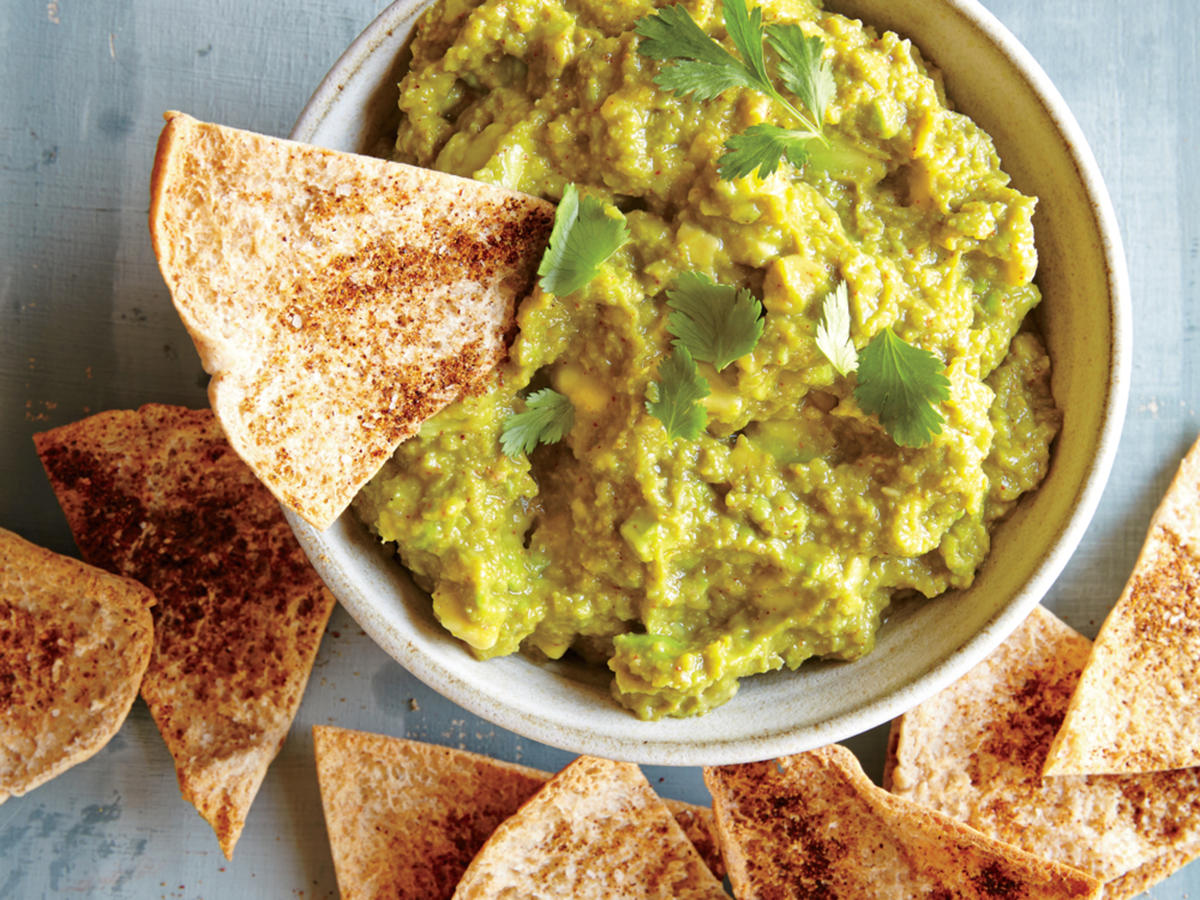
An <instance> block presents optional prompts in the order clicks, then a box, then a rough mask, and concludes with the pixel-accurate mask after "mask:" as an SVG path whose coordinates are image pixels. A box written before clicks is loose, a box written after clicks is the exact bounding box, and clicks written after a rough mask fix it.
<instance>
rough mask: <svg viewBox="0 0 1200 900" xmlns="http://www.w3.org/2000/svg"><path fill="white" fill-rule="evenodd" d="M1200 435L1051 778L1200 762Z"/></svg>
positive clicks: (1125, 596) (1106, 636)
mask: <svg viewBox="0 0 1200 900" xmlns="http://www.w3.org/2000/svg"><path fill="white" fill-rule="evenodd" d="M1197 660H1200V441H1197V442H1196V443H1195V444H1194V445H1193V446H1192V449H1191V451H1190V452H1189V453H1188V455H1187V456H1186V457H1185V458H1184V460H1183V464H1182V465H1181V466H1180V467H1179V472H1178V473H1177V474H1176V476H1175V480H1174V481H1173V482H1171V487H1170V488H1169V489H1168V490H1167V494H1166V496H1165V497H1164V498H1163V501H1162V504H1161V505H1160V506H1159V507H1158V511H1157V512H1155V514H1154V518H1153V519H1151V520H1150V530H1149V532H1148V533H1147V535H1146V543H1145V545H1144V546H1143V547H1142V552H1141V555H1140V556H1139V557H1138V560H1137V563H1136V565H1135V566H1134V569H1133V574H1132V575H1131V576H1130V578H1129V583H1128V584H1126V585H1125V590H1124V592H1123V593H1122V594H1121V597H1120V599H1119V600H1118V601H1117V605H1116V606H1115V607H1113V609H1112V611H1111V612H1110V613H1109V614H1108V618H1107V619H1105V620H1104V625H1103V627H1101V629H1100V634H1099V635H1098V636H1097V638H1096V643H1095V644H1093V645H1092V653H1091V656H1089V657H1088V662H1087V665H1086V666H1085V667H1084V669H1083V675H1082V676H1081V677H1080V679H1079V685H1078V687H1076V688H1075V693H1074V695H1073V696H1072V697H1071V704H1070V706H1069V707H1067V716H1066V719H1064V720H1063V724H1062V728H1061V729H1060V730H1059V732H1058V735H1057V737H1055V739H1054V743H1052V744H1051V745H1050V752H1049V754H1048V755H1047V758H1046V770H1045V774H1047V775H1087V774H1096V773H1128V772H1157V771H1162V770H1166V769H1183V768H1187V767H1189V766H1196V765H1200V666H1197Z"/></svg>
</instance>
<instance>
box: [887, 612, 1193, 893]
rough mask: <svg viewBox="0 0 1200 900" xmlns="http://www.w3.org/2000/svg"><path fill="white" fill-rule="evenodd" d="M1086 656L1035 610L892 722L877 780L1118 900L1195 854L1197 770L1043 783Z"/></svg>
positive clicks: (1076, 640) (1085, 645) (1083, 642)
mask: <svg viewBox="0 0 1200 900" xmlns="http://www.w3.org/2000/svg"><path fill="white" fill-rule="evenodd" d="M1088 649H1089V641H1088V639H1087V638H1085V637H1083V636H1082V635H1081V634H1079V633H1077V632H1076V631H1074V630H1073V629H1071V628H1070V627H1068V626H1067V625H1065V624H1064V623H1063V622H1061V621H1059V620H1058V619H1057V618H1055V617H1054V615H1052V614H1051V613H1050V612H1048V611H1046V610H1045V609H1043V608H1042V607H1037V608H1035V609H1034V611H1033V613H1032V614H1031V615H1030V616H1029V618H1028V619H1026V621H1025V622H1024V623H1023V624H1022V625H1021V627H1020V628H1018V629H1017V630H1016V631H1015V632H1014V633H1013V634H1012V635H1011V636H1010V637H1009V638H1008V640H1007V641H1005V643H1004V644H1002V645H1001V646H1000V647H999V648H998V649H997V650H995V651H994V652H993V653H992V654H991V655H990V656H989V657H988V658H987V659H985V660H984V661H983V662H982V663H980V664H979V665H977V666H976V667H975V668H974V669H972V670H971V671H970V672H968V673H967V674H966V675H965V676H964V677H963V678H961V679H960V680H959V681H957V682H956V683H955V684H953V685H952V686H951V687H949V688H948V689H946V690H944V691H942V692H941V693H940V694H937V695H936V696H934V697H932V698H931V699H929V700H927V701H925V702H924V703H922V704H920V705H919V706H917V707H916V708H914V709H912V710H910V711H909V712H907V713H905V714H904V716H902V717H901V718H899V719H897V720H896V721H895V722H893V723H892V729H893V734H892V741H891V747H892V753H893V754H894V759H892V760H891V762H890V764H889V777H888V779H887V780H886V781H885V784H888V785H889V786H890V788H891V789H892V790H893V791H894V792H895V793H896V794H898V795H899V796H901V797H905V798H907V799H910V800H914V801H916V802H918V803H922V804H924V805H926V806H929V807H931V808H933V809H936V810H939V811H940V812H943V813H946V814H947V815H950V816H953V817H954V818H956V819H959V820H960V821H963V822H966V823H967V824H968V825H971V826H973V827H974V828H978V829H979V830H980V831H982V832H984V833H985V834H989V835H991V836H993V837H996V838H999V839H1000V840H1004V841H1009V842H1010V843H1013V844H1016V845H1017V846H1019V847H1022V848H1024V849H1026V850H1028V851H1030V852H1031V853H1036V854H1038V855H1040V856H1044V857H1046V858H1047V859H1054V860H1058V861H1059V862H1063V863H1067V864H1068V865H1072V866H1075V867H1077V868H1079V869H1083V870H1084V871H1086V872H1090V873H1091V874H1093V875H1095V876H1096V877H1097V878H1099V879H1100V880H1101V881H1105V882H1108V884H1106V886H1105V893H1104V896H1105V898H1106V900H1118V898H1121V897H1128V896H1133V894H1136V893H1138V892H1139V891H1141V890H1142V889H1143V888H1144V887H1145V886H1146V885H1148V884H1151V883H1153V882H1154V881H1157V880H1159V879H1161V878H1165V877H1166V876H1167V875H1169V874H1170V873H1171V871H1173V868H1174V867H1178V866H1179V865H1182V864H1184V863H1186V862H1187V861H1188V860H1190V859H1191V858H1193V857H1194V856H1195V855H1196V854H1197V853H1200V769H1195V768H1192V769H1183V770H1180V771H1176V772H1159V773H1154V774H1146V775H1070V776H1063V777H1057V778H1043V777H1042V764H1043V763H1044V761H1045V758H1046V751H1047V749H1048V748H1049V746H1050V741H1051V739H1052V738H1053V737H1054V733H1055V732H1056V731H1057V730H1058V726H1059V723H1061V721H1062V717H1063V715H1064V713H1065V712H1066V708H1067V702H1068V699H1069V698H1070V696H1071V692H1072V690H1073V689H1074V687H1075V683H1076V682H1077V681H1078V679H1079V673H1080V671H1081V670H1082V669H1083V665H1084V662H1085V661H1086V659H1087V656H1088ZM1128 890H1131V891H1132V893H1126V892H1125V891H1128Z"/></svg>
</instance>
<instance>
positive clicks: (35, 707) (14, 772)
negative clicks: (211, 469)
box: [0, 528, 154, 803]
mask: <svg viewBox="0 0 1200 900" xmlns="http://www.w3.org/2000/svg"><path fill="white" fill-rule="evenodd" d="M153 604H154V595H153V594H151V593H150V591H148V590H146V588H144V587H142V585H140V584H138V583H137V582H134V581H130V580H129V579H127V578H119V577H117V576H115V575H110V574H109V573H107V572H102V571H100V570H99V569H96V568H93V567H92V566H89V565H85V564H84V563H81V562H80V561H79V560H77V559H70V558H69V557H66V556H60V555H59V554H57V553H52V552H51V551H49V550H45V549H43V548H41V547H38V546H36V545H34V544H31V543H29V542H28V541H26V540H23V539H22V538H19V537H17V535H15V534H13V533H12V532H11V531H5V530H4V529H3V528H0V803H3V802H4V801H5V800H7V799H8V798H9V797H10V796H19V795H21V794H24V793H25V792H26V791H28V790H31V789H33V788H35V787H37V786H38V785H39V784H42V783H43V782H46V781H49V780H50V779H51V778H53V777H54V776H55V775H58V774H59V773H61V772H64V771H66V770H67V769H69V768H71V766H73V765H75V764H76V763H80V762H83V761H84V760H85V759H87V758H88V757H89V756H91V755H92V754H94V753H95V752H96V751H98V750H99V749H100V748H101V747H103V746H104V745H105V744H107V743H108V741H109V739H110V738H111V737H112V736H113V735H114V734H116V733H117V730H118V729H119V728H120V727H121V723H122V722H124V721H125V716H126V715H127V714H128V713H129V707H130V706H132V705H133V700H134V698H135V697H136V696H137V692H138V685H139V684H141V681H142V674H143V673H144V672H145V671H146V665H147V663H149V662H150V647H151V644H152V643H153V641H154V635H153V626H152V623H151V619H150V607H151V606H152V605H153Z"/></svg>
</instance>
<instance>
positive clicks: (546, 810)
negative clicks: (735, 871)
mask: <svg viewBox="0 0 1200 900" xmlns="http://www.w3.org/2000/svg"><path fill="white" fill-rule="evenodd" d="M501 896H512V897H528V898H546V900H559V898H563V897H570V898H573V900H600V898H630V900H634V898H637V900H642V898H662V900H673V898H677V900H692V898H703V900H725V898H726V896H727V895H726V894H725V891H724V890H723V889H722V887H721V883H720V882H719V881H717V880H716V878H714V877H713V875H712V873H711V872H710V871H709V870H708V867H707V866H705V865H704V861H703V860H702V859H701V858H700V855H699V854H698V853H697V852H696V848H695V847H693V846H692V844H691V842H689V841H688V839H687V837H686V836H685V835H684V833H683V830H682V829H681V828H680V827H679V825H678V824H677V823H676V821H675V818H674V817H673V816H672V815H671V812H670V811H669V810H668V809H667V807H666V805H665V804H663V802H662V801H661V800H660V799H659V798H658V796H657V795H656V794H655V793H654V791H653V790H652V789H651V787H650V785H649V784H648V783H647V781H646V778H645V776H643V775H642V773H641V770H639V769H638V767H637V766H635V765H632V764H631V763H621V762H613V761H611V760H605V759H597V758H595V757H590V756H581V757H579V758H578V759H576V760H575V761H574V762H572V763H571V764H570V765H568V766H567V767H566V768H565V769H563V770H562V771H561V772H559V773H558V774H557V775H555V776H554V777H553V778H551V779H550V780H549V781H548V782H546V785H545V786H544V787H543V788H542V789H541V790H540V791H538V792H537V793H536V794H534V796H533V797H532V798H530V799H529V801H528V802H526V803H525V804H524V805H523V806H522V807H521V808H520V809H519V810H518V811H517V812H516V813H514V814H513V815H512V816H511V817H510V818H508V819H506V820H505V821H504V822H503V823H501V825H500V826H499V827H498V828H497V829H496V830H495V832H493V833H492V836H491V837H489V838H488V839H487V842H486V843H484V845H483V847H482V848H480V850H479V852H478V853H477V854H476V855H475V859H474V860H472V862H471V864H470V866H468V867H467V871H466V872H465V873H464V874H463V877H462V880H461V881H460V882H459V885H458V890H456V891H455V893H454V897H455V898H456V900H483V898H489V900H490V898H493V897H501Z"/></svg>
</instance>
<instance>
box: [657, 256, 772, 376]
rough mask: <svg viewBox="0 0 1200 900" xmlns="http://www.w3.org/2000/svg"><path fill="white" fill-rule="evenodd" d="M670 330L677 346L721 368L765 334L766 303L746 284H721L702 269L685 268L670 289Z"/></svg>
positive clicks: (739, 355)
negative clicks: (745, 286)
mask: <svg viewBox="0 0 1200 900" xmlns="http://www.w3.org/2000/svg"><path fill="white" fill-rule="evenodd" d="M667 306H669V307H670V308H671V314H670V316H669V317H668V318H667V330H668V331H670V332H671V334H673V335H675V338H676V340H675V344H676V346H683V347H685V348H686V349H687V350H688V351H689V353H690V355H691V357H692V358H693V359H698V360H702V361H703V362H707V363H712V365H713V368H715V369H716V370H717V371H718V372H720V371H721V370H722V369H724V368H725V367H726V366H727V365H729V364H730V363H731V362H733V361H734V360H735V359H737V358H739V357H741V356H745V355H746V354H747V353H749V352H750V351H751V350H753V349H754V347H755V345H757V344H758V339H759V338H760V337H762V331H763V318H762V311H763V308H762V303H761V302H759V300H758V298H757V297H755V296H754V295H753V294H751V293H750V292H749V291H748V290H746V289H745V288H738V287H735V286H734V285H729V284H718V283H717V282H715V281H713V280H712V279H711V278H709V277H708V276H707V275H702V274H700V273H699V272H684V273H683V274H682V275H680V276H679V278H678V279H676V281H675V285H674V287H672V288H671V289H670V290H668V291H667Z"/></svg>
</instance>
